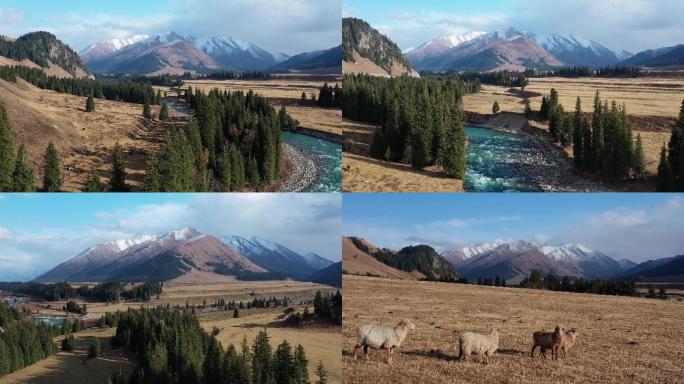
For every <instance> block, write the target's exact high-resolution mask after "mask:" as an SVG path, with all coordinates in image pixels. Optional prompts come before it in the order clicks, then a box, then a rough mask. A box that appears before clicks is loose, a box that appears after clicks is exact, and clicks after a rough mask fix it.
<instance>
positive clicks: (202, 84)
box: [183, 77, 342, 100]
mask: <svg viewBox="0 0 684 384" xmlns="http://www.w3.org/2000/svg"><path fill="white" fill-rule="evenodd" d="M324 83H325V81H319V80H318V79H315V80H304V79H297V78H295V79H293V78H287V77H276V78H274V79H269V80H187V81H185V85H184V87H183V88H186V87H188V86H190V87H192V89H201V90H202V91H204V92H209V91H211V90H212V89H214V88H218V89H219V90H220V91H224V90H225V91H245V92H247V91H249V90H252V91H254V93H257V94H260V95H262V96H264V97H266V98H282V99H295V100H301V98H302V92H305V93H306V96H307V99H310V98H311V95H314V96H316V98H318V91H319V89H320V88H321V87H322V86H323V84H324ZM338 83H339V84H340V85H341V84H342V83H341V81H338ZM328 84H330V85H333V86H334V85H335V79H334V78H331V81H328Z"/></svg>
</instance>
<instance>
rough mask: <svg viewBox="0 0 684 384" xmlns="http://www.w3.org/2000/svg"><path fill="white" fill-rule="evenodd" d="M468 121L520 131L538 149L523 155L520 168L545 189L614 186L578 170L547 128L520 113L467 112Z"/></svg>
mask: <svg viewBox="0 0 684 384" xmlns="http://www.w3.org/2000/svg"><path fill="white" fill-rule="evenodd" d="M467 115H468V116H467V117H468V123H467V124H468V125H473V126H477V127H479V128H486V129H493V130H497V131H502V132H509V133H515V134H519V135H520V137H521V138H522V140H523V141H524V145H525V146H528V147H530V148H536V149H537V151H534V152H531V153H529V154H527V155H526V156H525V157H524V158H521V159H520V162H521V163H522V164H521V165H522V166H523V167H524V169H523V167H521V169H520V171H519V172H524V176H525V177H528V178H530V179H531V180H533V181H534V183H535V184H537V185H538V187H539V190H540V191H543V192H607V191H611V188H610V187H609V186H607V185H606V184H604V183H601V182H598V181H594V180H591V179H587V178H585V177H583V176H582V175H580V174H578V173H577V172H576V170H575V169H574V166H573V164H572V159H570V158H569V157H568V155H567V153H566V152H565V151H564V150H563V149H562V148H559V147H557V146H556V145H554V144H553V143H552V142H551V136H550V134H549V132H548V131H546V130H544V129H542V128H538V127H533V126H532V125H530V124H529V121H528V120H527V119H526V118H525V117H524V116H523V115H520V114H516V113H500V114H497V115H495V116H487V115H481V114H476V113H468V114H467Z"/></svg>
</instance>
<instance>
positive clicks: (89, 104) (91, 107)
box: [85, 95, 95, 112]
mask: <svg viewBox="0 0 684 384" xmlns="http://www.w3.org/2000/svg"><path fill="white" fill-rule="evenodd" d="M85 109H86V112H93V111H95V99H94V98H93V95H89V96H88V99H87V100H86V107H85Z"/></svg>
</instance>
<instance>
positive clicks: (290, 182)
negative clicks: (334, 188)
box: [278, 143, 321, 192]
mask: <svg viewBox="0 0 684 384" xmlns="http://www.w3.org/2000/svg"><path fill="white" fill-rule="evenodd" d="M283 149H284V150H285V156H286V158H287V161H288V162H289V164H290V168H289V173H288V175H287V178H286V179H285V180H283V181H282V182H281V183H280V187H279V188H278V192H302V191H306V190H307V189H309V188H311V186H312V185H313V184H314V183H315V182H316V180H318V178H319V177H320V175H321V168H320V166H319V164H318V162H317V160H316V157H315V156H314V155H313V154H311V153H308V152H306V151H302V150H299V149H297V148H295V147H293V146H292V145H290V144H287V143H283Z"/></svg>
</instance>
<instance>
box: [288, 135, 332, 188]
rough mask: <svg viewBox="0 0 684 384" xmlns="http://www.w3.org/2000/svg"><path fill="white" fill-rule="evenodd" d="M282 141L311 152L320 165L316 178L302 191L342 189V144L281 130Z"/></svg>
mask: <svg viewBox="0 0 684 384" xmlns="http://www.w3.org/2000/svg"><path fill="white" fill-rule="evenodd" d="M282 138H283V142H285V143H287V144H290V145H291V146H293V147H294V148H296V149H298V150H300V151H303V152H308V153H310V154H312V155H313V156H314V158H315V160H316V162H317V164H318V166H319V167H320V171H321V173H320V176H319V177H318V180H316V181H315V182H314V184H313V185H312V186H311V187H310V188H309V189H307V190H305V191H303V192H341V191H342V146H341V145H340V144H337V143H334V142H332V141H329V140H323V139H319V138H316V137H313V136H309V135H304V134H301V133H294V132H286V131H284V132H282Z"/></svg>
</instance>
